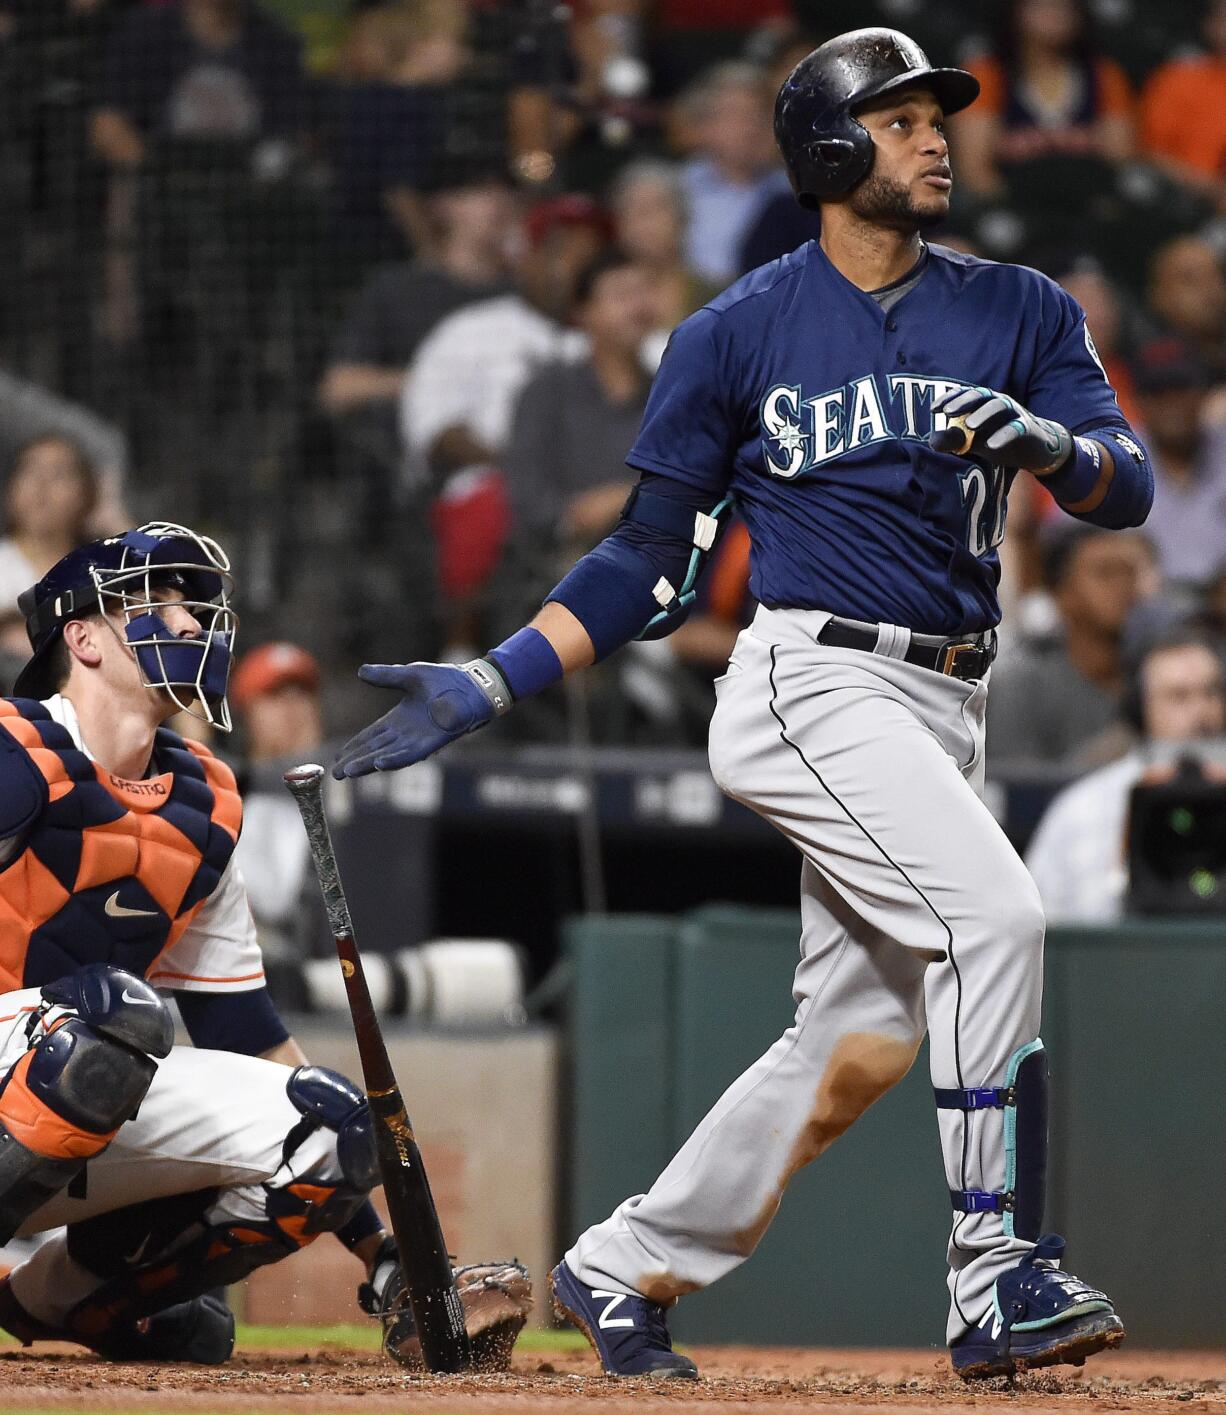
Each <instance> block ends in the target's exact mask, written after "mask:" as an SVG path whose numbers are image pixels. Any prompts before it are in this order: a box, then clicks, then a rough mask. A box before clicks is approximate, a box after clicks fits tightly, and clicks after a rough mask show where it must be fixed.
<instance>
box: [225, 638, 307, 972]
mask: <svg viewBox="0 0 1226 1415" xmlns="http://www.w3.org/2000/svg"><path fill="white" fill-rule="evenodd" d="M319 689H320V669H319V664H318V663H317V662H316V661H315V659H314V658H313V657H312V656H311V654H309V653H308V652H307V651H306V650H305V649H304V648H300V647H299V646H298V645H297V644H292V643H269V644H261V645H259V647H257V648H254V649H250V650H248V652H247V653H246V654H244V656H243V657H242V658H241V659H240V660H239V662H238V664H237V666H236V668H235V670H234V675H233V677H232V678H231V680H230V702H231V704H232V706H233V708H234V712H235V716H236V719H237V723H238V726H239V728H240V729H241V731H242V735H243V743H244V746H245V748H246V760H247V768H246V771H245V779H244V782H243V833H242V835H241V836H240V837H239V842H238V845H237V847H236V849H235V853H234V858H235V861H236V862H237V864H238V867H239V869H240V870H241V871H242V873H243V878H244V879H245V881H246V884H247V897H248V899H249V900H250V903H251V913H252V916H253V917H254V919H255V923H256V929H257V931H258V933H259V937H260V947H261V948H262V949H263V951H264V954H265V959H266V961H267V962H269V963H272V964H273V965H275V964H276V963H277V962H278V961H280V960H284V959H286V958H297V957H300V956H301V955H302V953H303V947H302V945H303V938H302V933H303V930H304V927H305V925H306V921H307V919H308V918H309V915H308V913H307V911H306V909H305V908H304V904H305V901H306V898H307V895H308V892H309V891H310V889H311V886H312V884H313V880H312V879H311V877H310V869H309V866H310V853H309V850H308V848H307V840H306V835H305V834H304V832H303V829H302V822H301V821H300V820H299V818H298V808H297V806H296V805H295V804H294V802H293V800H292V799H291V798H290V796H289V794H288V792H287V791H286V790H285V786H284V784H283V782H282V781H281V773H282V771H283V770H285V769H287V768H288V767H289V766H292V765H297V764H298V763H300V762H303V761H312V760H318V759H319V757H320V748H321V745H322V743H323V735H324V734H323V709H322V704H321V701H320V696H319ZM311 897H312V898H313V897H314V896H313V895H312V896H311Z"/></svg>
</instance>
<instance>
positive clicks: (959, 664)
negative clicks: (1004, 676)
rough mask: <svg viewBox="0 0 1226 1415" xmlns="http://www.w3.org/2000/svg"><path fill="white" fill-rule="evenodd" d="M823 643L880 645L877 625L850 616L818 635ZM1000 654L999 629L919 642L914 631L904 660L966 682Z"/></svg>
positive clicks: (833, 622)
mask: <svg viewBox="0 0 1226 1415" xmlns="http://www.w3.org/2000/svg"><path fill="white" fill-rule="evenodd" d="M817 642H818V643H819V644H826V645H827V646H828V647H830V648H833V649H862V650H864V651H866V652H868V653H872V651H873V650H874V649H875V648H876V647H877V626H876V625H871V626H870V625H867V624H857V623H855V622H854V621H853V620H850V619H831V620H830V622H829V623H828V624H827V625H826V626H825V628H823V629H822V631H821V633H820V634H818V636H817ZM995 657H996V631H995V629H989V630H987V632H986V633H983V634H975V635H972V636H971V637H970V638H968V639H938V640H936V641H935V642H930V643H917V642H916V639H915V636H914V635H912V638H911V642H910V644H909V645H908V646H907V651H906V653H905V654H903V660H904V661H905V662H907V663H914V664H916V665H917V666H918V667H920V668H929V669H931V670H932V671H933V672H934V673H945V674H948V676H949V677H950V678H958V679H960V680H961V681H962V682H964V683H969V682H970V681H971V680H972V679H975V678H982V677H983V675H984V674H985V673H986V672H987V671H988V669H989V668H990V667H991V664H992V660H993V659H994V658H995Z"/></svg>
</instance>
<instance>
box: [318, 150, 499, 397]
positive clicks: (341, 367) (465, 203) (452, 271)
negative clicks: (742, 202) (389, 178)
mask: <svg viewBox="0 0 1226 1415" xmlns="http://www.w3.org/2000/svg"><path fill="white" fill-rule="evenodd" d="M426 216H427V219H428V222H429V227H430V238H429V241H428V242H427V245H426V249H425V251H424V252H423V253H422V254H421V255H420V256H419V257H418V258H417V259H416V260H413V261H406V262H403V263H397V264H395V265H386V266H382V267H380V268H379V269H378V270H375V271H374V272H372V274H371V275H370V277H369V279H368V280H367V281H366V283H365V284H364V285H363V286H362V289H361V291H360V292H359V294H358V296H357V298H356V299H355V300H354V302H353V304H352V307H351V308H350V310H349V313H348V316H347V318H346V320H345V322H344V324H343V325H342V326H341V329H340V332H339V333H338V335H337V338H336V340H335V342H334V344H333V346H332V352H331V355H330V357H329V360H328V365H327V368H326V369H325V371H324V376H323V380H322V382H321V383H320V387H319V401H320V403H321V404H322V405H323V407H324V409H325V411H327V412H329V413H331V414H333V415H334V416H337V415H340V414H344V413H351V412H355V411H358V410H360V409H370V408H384V409H394V408H395V405H396V402H397V400H398V398H399V396H400V392H401V389H402V388H403V386H404V380H405V375H406V373H407V372H408V369H409V365H410V364H411V363H412V361H413V356H414V354H415V353H416V352H417V348H418V345H419V344H420V343H421V341H422V340H423V339H424V338H425V337H426V335H427V334H429V333H430V331H431V330H432V329H433V328H434V326H435V325H436V324H438V323H439V322H440V320H442V319H444V318H445V317H446V316H447V315H449V314H451V312H452V311H453V310H457V309H459V308H460V306H461V305H467V304H472V303H473V302H475V301H477V300H484V299H489V298H491V297H492V296H494V295H495V294H497V293H498V292H499V289H500V287H501V286H502V284H503V282H504V280H505V278H506V275H507V262H508V257H509V251H508V242H507V232H508V230H509V229H511V228H512V227H513V224H514V221H513V217H514V202H513V198H512V196H511V191H510V188H509V187H508V185H507V183H506V181H505V180H504V179H503V178H502V177H500V176H499V175H498V174H497V173H496V172H493V171H490V172H487V173H482V172H480V171H475V172H473V173H472V174H471V175H469V174H465V173H464V172H463V171H460V172H458V173H457V174H456V175H455V176H454V177H453V178H451V179H444V181H443V184H442V185H441V186H440V187H439V189H438V190H436V191H435V192H433V193H432V194H431V196H430V197H429V199H428V201H427V205H426Z"/></svg>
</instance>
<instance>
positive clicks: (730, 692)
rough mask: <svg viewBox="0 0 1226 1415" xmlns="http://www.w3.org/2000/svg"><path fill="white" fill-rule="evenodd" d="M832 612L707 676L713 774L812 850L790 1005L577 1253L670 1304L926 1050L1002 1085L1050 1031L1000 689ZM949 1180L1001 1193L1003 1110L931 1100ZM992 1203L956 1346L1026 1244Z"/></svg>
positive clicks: (965, 1221)
mask: <svg viewBox="0 0 1226 1415" xmlns="http://www.w3.org/2000/svg"><path fill="white" fill-rule="evenodd" d="M828 618H829V615H826V614H824V613H820V612H818V611H811V610H794V609H786V610H770V609H765V608H761V609H759V610H758V612H757V615H756V617H755V619H754V621H753V623H752V624H751V625H750V627H749V628H747V629H746V630H745V631H744V632H743V633H742V634H741V636H740V638H739V640H738V641H737V645H736V648H735V650H734V651H733V654H732V658H731V661H730V663H729V668H728V672H727V674H726V675H725V676H724V677H723V678H722V679H720V680H719V683H718V685H717V689H716V692H717V706H716V710H715V715H714V717H713V719H712V722H711V735H710V759H711V769H712V772H713V773H714V776H715V779H716V781H717V782H718V783H719V785H720V787H721V788H722V789H723V790H724V791H725V792H726V793H727V794H728V795H730V796H732V797H733V798H735V799H736V800H738V801H742V802H743V803H744V804H745V805H747V806H750V807H751V808H752V809H753V810H755V811H757V812H758V813H759V814H760V815H762V816H764V817H765V818H766V819H767V820H769V821H770V822H771V823H772V824H773V825H774V826H776V827H777V828H778V829H779V830H781V831H782V832H783V833H784V834H785V835H786V836H788V837H789V839H791V840H793V841H794V842H795V844H796V846H797V848H798V849H799V850H800V852H801V854H802V856H803V865H802V872H801V921H802V936H801V959H800V964H799V966H798V967H797V969H796V975H795V981H794V984H793V997H794V998H795V1001H796V1014H795V1020H794V1021H793V1023H792V1025H791V1026H790V1027H789V1028H788V1029H787V1031H786V1032H784V1034H783V1036H782V1037H780V1038H779V1040H778V1041H777V1042H775V1044H774V1045H773V1046H772V1047H771V1048H770V1049H769V1050H768V1051H767V1052H766V1053H765V1055H763V1056H762V1057H761V1058H760V1059H759V1060H758V1061H756V1062H755V1063H754V1064H753V1066H751V1067H750V1068H749V1070H748V1071H746V1072H745V1073H744V1075H742V1076H741V1077H740V1078H739V1079H738V1080H736V1081H734V1082H733V1083H732V1085H731V1086H730V1087H729V1088H728V1090H727V1091H725V1092H724V1094H723V1096H722V1097H721V1098H720V1099H719V1100H718V1101H717V1102H716V1104H715V1106H714V1107H713V1109H712V1110H711V1111H710V1113H709V1114H708V1115H707V1116H706V1117H705V1118H704V1119H703V1120H702V1121H701V1122H700V1123H699V1125H698V1128H697V1129H696V1130H695V1131H694V1133H693V1134H692V1135H691V1136H690V1138H689V1139H688V1140H687V1141H686V1142H685V1144H684V1145H683V1146H682V1147H681V1149H680V1151H679V1152H678V1153H677V1155H676V1157H675V1158H674V1159H673V1160H672V1162H671V1163H670V1164H669V1165H668V1167H667V1168H666V1169H665V1170H664V1172H663V1174H661V1175H660V1177H659V1179H658V1180H657V1181H656V1182H655V1184H654V1185H653V1186H652V1188H651V1190H650V1191H649V1192H648V1193H646V1194H638V1195H635V1196H634V1197H633V1198H630V1199H627V1200H626V1201H625V1203H623V1204H622V1205H620V1206H619V1207H618V1208H617V1209H616V1210H615V1211H614V1213H613V1214H612V1215H611V1217H609V1218H608V1219H606V1220H605V1221H604V1222H603V1223H600V1224H597V1225H596V1226H595V1227H593V1228H590V1229H588V1231H587V1232H586V1233H584V1234H583V1235H582V1236H581V1237H580V1238H579V1239H578V1241H577V1242H576V1243H575V1245H574V1247H573V1248H572V1249H571V1250H570V1252H568V1253H567V1255H566V1261H567V1263H568V1264H569V1266H570V1267H571V1269H572V1271H573V1272H575V1274H576V1275H577V1276H578V1277H579V1279H580V1280H581V1281H583V1282H585V1283H587V1284H588V1285H590V1286H593V1287H605V1288H609V1289H611V1290H614V1291H623V1292H628V1293H637V1294H640V1295H642V1296H645V1297H648V1298H651V1299H652V1300H654V1301H657V1302H665V1303H667V1302H671V1301H672V1300H673V1299H674V1298H676V1297H678V1296H681V1295H682V1294H684V1293H687V1292H693V1291H696V1290H697V1289H699V1288H702V1287H706V1286H708V1285H709V1284H710V1283H712V1282H714V1281H715V1280H716V1279H717V1278H720V1277H722V1276H723V1275H724V1274H725V1273H727V1272H730V1271H731V1270H732V1269H733V1268H734V1267H736V1266H737V1265H738V1264H739V1263H741V1262H743V1261H744V1260H745V1258H747V1257H748V1256H749V1254H750V1253H752V1252H753V1250H754V1248H755V1247H756V1245H757V1243H758V1241H759V1239H760V1238H761V1237H762V1235H763V1233H764V1232H765V1231H766V1228H767V1226H768V1225H769V1223H770V1221H771V1219H772V1218H773V1217H774V1215H775V1212H776V1210H777V1209H778V1206H779V1202H780V1199H781V1198H782V1195H783V1191H784V1188H785V1187H786V1185H787V1182H788V1180H789V1179H790V1178H791V1176H792V1175H793V1174H794V1173H795V1172H796V1171H797V1170H798V1169H800V1168H801V1167H802V1166H804V1165H806V1164H808V1163H809V1162H810V1161H811V1160H813V1159H815V1158H816V1157H817V1156H818V1155H820V1154H821V1153H822V1151H823V1150H825V1149H826V1148H827V1147H828V1146H829V1145H830V1144H831V1143H833V1141H834V1140H835V1139H837V1138H838V1136H839V1135H841V1134H842V1133H843V1131H844V1130H846V1129H847V1128H848V1127H849V1126H850V1125H851V1124H852V1122H853V1121H855V1120H856V1118H857V1117H858V1116H859V1115H861V1114H862V1113H863V1112H864V1111H865V1110H866V1109H867V1108H868V1107H869V1106H870V1105H871V1104H872V1103H873V1102H874V1101H875V1100H876V1099H878V1097H879V1096H881V1095H882V1094H883V1093H884V1092H885V1091H886V1090H888V1089H889V1087H890V1086H892V1085H894V1083H895V1082H897V1081H899V1080H900V1079H901V1078H902V1077H903V1076H904V1075H905V1074H906V1072H907V1071H908V1069H909V1068H910V1066H911V1063H912V1062H913V1060H914V1059H915V1055H916V1052H917V1051H918V1049H919V1045H920V1042H921V1040H922V1038H923V1035H924V1031H925V1028H926V1029H927V1031H928V1034H929V1037H930V1055H931V1068H932V1082H933V1085H934V1086H938V1087H948V1088H953V1087H986V1086H998V1085H1002V1084H1003V1083H1004V1080H1005V1075H1006V1070H1007V1067H1008V1063H1009V1060H1010V1058H1011V1057H1012V1056H1013V1054H1014V1053H1015V1052H1017V1051H1018V1049H1019V1048H1020V1047H1022V1046H1024V1045H1025V1044H1026V1043H1029V1042H1032V1041H1033V1040H1034V1038H1035V1037H1036V1035H1037V1033H1038V1029H1039V1010H1040V998H1041V992H1042V984H1043V911H1042V906H1041V904H1040V901H1039V895H1038V891H1037V890H1036V888H1035V886H1034V883H1033V882H1032V880H1031V879H1030V876H1029V875H1028V874H1027V872H1026V869H1025V867H1024V865H1023V864H1022V862H1021V860H1020V859H1019V857H1018V855H1017V853H1016V852H1015V851H1014V849H1013V847H1012V846H1011V845H1010V844H1009V841H1008V840H1007V839H1006V837H1005V835H1004V832H1003V831H1002V830H1001V828H1000V826H999V825H997V823H996V821H995V820H994V819H993V817H992V815H991V813H990V812H989V811H988V809H987V807H986V806H984V804H983V802H982V800H981V799H980V796H979V792H980V790H981V789H982V782H983V743H984V730H983V721H984V707H985V703H986V699H987V684H986V682H978V683H963V682H960V681H958V680H957V679H955V678H951V677H946V676H943V675H941V674H939V673H935V672H933V671H931V670H930V669H926V668H920V667H917V666H915V665H912V664H909V663H906V662H905V661H903V659H902V657H901V655H902V654H903V653H904V652H905V650H906V646H907V643H908V639H909V632H908V631H907V630H906V629H897V628H893V627H892V626H883V628H882V629H881V631H880V634H879V638H878V644H877V648H876V651H875V652H873V653H868V652H864V651H858V650H854V649H836V648H828V647H825V646H823V645H820V644H818V643H817V641H816V635H817V633H818V632H819V631H820V630H821V628H822V627H823V626H824V625H825V623H826V621H827V620H828ZM937 1116H938V1124H939V1128H940V1137H941V1147H942V1150H943V1153H944V1157H945V1172H946V1177H947V1180H948V1184H949V1187H950V1188H951V1189H961V1190H966V1189H978V1190H984V1191H996V1192H999V1191H1001V1190H1003V1188H1004V1180H1005V1153H1004V1120H1003V1114H1002V1112H1001V1111H1000V1110H996V1109H985V1110H975V1111H969V1112H963V1111H958V1110H940V1111H938V1112H937ZM1007 1227H1011V1225H1006V1223H1005V1222H1004V1220H1003V1217H1002V1215H1001V1214H999V1213H994V1212H987V1213H971V1214H961V1213H958V1214H956V1215H955V1218H954V1222H953V1228H952V1233H951V1237H950V1243H949V1250H948V1261H949V1291H950V1315H949V1324H948V1329H947V1339H948V1340H950V1341H953V1340H955V1339H956V1338H957V1337H959V1336H960V1335H962V1333H963V1332H964V1331H966V1330H967V1329H968V1328H969V1327H972V1326H974V1325H976V1324H977V1323H978V1322H979V1321H980V1319H981V1318H982V1317H983V1315H984V1313H985V1312H986V1311H987V1310H988V1308H989V1306H990V1305H991V1301H992V1287H993V1284H994V1283H995V1281H996V1278H997V1277H998V1276H999V1275H1000V1274H1001V1272H1003V1271H1004V1270H1006V1269H1007V1268H1010V1267H1013V1266H1014V1265H1015V1264H1016V1263H1017V1262H1018V1260H1019V1259H1020V1258H1021V1257H1022V1256H1023V1255H1024V1254H1025V1253H1026V1252H1027V1251H1029V1249H1030V1248H1031V1247H1032V1246H1033V1245H1032V1244H1031V1243H1029V1242H1027V1241H1025V1240H1023V1239H1020V1238H1016V1237H1012V1236H1009V1234H1008V1233H1007V1232H1006V1228H1007Z"/></svg>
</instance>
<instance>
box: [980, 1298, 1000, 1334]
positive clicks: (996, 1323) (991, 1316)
mask: <svg viewBox="0 0 1226 1415" xmlns="http://www.w3.org/2000/svg"><path fill="white" fill-rule="evenodd" d="M979 1325H980V1326H981V1327H989V1326H990V1327H991V1328H992V1340H993V1341H995V1340H996V1339H997V1337H998V1336H1000V1334H1001V1332H1002V1331H1004V1329H1005V1320H1004V1318H1003V1317H1002V1316H1001V1315H1000V1313H999V1312H998V1311H997V1310H996V1306H995V1304H993V1305H992V1306H991V1307H989V1308H988V1310H987V1311H986V1312H985V1313H984V1314H983V1321H981V1322H980V1323H979Z"/></svg>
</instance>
